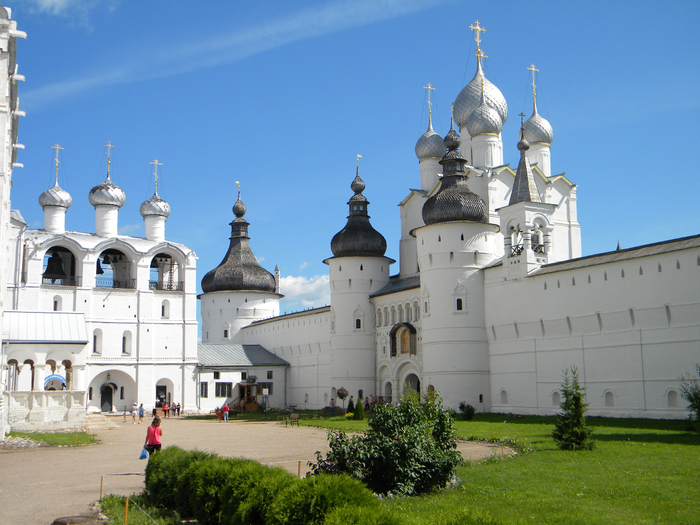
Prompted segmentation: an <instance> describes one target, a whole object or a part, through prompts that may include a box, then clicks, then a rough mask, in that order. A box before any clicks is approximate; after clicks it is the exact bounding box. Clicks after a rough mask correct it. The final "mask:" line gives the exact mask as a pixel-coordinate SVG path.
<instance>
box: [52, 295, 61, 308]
mask: <svg viewBox="0 0 700 525" xmlns="http://www.w3.org/2000/svg"><path fill="white" fill-rule="evenodd" d="M62 305H63V298H62V297H61V296H60V295H54V297H53V311H54V312H60V311H61V310H62Z"/></svg>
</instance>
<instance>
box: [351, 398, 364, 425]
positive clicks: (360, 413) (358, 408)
mask: <svg viewBox="0 0 700 525" xmlns="http://www.w3.org/2000/svg"><path fill="white" fill-rule="evenodd" d="M352 418H353V419H355V420H358V421H362V420H363V419H364V418H365V409H364V408H363V407H362V401H360V400H358V401H357V404H356V405H355V413H354V415H353V417H352Z"/></svg>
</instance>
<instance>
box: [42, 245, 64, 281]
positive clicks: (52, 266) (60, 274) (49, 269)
mask: <svg viewBox="0 0 700 525" xmlns="http://www.w3.org/2000/svg"><path fill="white" fill-rule="evenodd" d="M41 276H42V277H43V278H44V279H51V284H54V283H55V282H56V280H57V279H65V278H66V277H68V275H67V274H66V271H65V270H64V269H63V259H61V256H60V255H58V254H57V253H56V252H53V253H52V254H51V258H50V259H49V262H48V263H47V264H46V270H45V271H44V273H43V274H41Z"/></svg>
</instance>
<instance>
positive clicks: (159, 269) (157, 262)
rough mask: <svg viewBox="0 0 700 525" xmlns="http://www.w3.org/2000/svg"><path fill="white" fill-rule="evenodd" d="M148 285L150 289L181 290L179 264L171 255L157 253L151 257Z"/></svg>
mask: <svg viewBox="0 0 700 525" xmlns="http://www.w3.org/2000/svg"><path fill="white" fill-rule="evenodd" d="M148 287H149V288H150V289H151V290H167V291H181V290H183V281H182V272H181V271H180V265H179V264H178V262H177V261H176V260H175V259H174V258H173V257H172V256H171V255H169V254H167V253H159V254H157V255H156V256H155V257H153V259H151V271H150V275H149V278H148Z"/></svg>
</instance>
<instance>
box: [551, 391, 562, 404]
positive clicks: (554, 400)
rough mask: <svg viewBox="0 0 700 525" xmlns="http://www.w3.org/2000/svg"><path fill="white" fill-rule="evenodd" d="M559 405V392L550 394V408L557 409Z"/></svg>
mask: <svg viewBox="0 0 700 525" xmlns="http://www.w3.org/2000/svg"><path fill="white" fill-rule="evenodd" d="M559 405H561V395H559V392H554V393H553V394H552V406H554V407H558V406H559Z"/></svg>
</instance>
